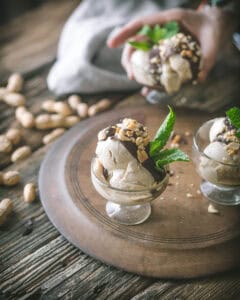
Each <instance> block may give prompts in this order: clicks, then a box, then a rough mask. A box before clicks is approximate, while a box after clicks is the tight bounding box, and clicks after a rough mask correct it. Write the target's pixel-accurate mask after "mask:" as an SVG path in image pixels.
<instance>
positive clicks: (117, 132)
mask: <svg viewBox="0 0 240 300" xmlns="http://www.w3.org/2000/svg"><path fill="white" fill-rule="evenodd" d="M124 120H128V121H125V123H126V124H125V125H126V126H125V127H124V128H123V129H122V128H119V127H118V126H117V125H116V126H109V127H107V128H105V129H103V130H102V131H100V132H99V134H98V139H99V140H100V141H101V140H102V141H104V140H107V139H108V138H112V139H116V140H118V141H120V142H121V144H122V145H123V146H124V147H125V148H126V150H127V151H129V152H130V153H131V155H132V156H133V157H134V158H136V159H137V160H138V161H139V163H141V165H142V166H143V167H144V168H145V169H147V170H148V172H149V173H150V174H151V175H152V176H153V178H154V180H155V181H156V182H160V181H162V180H163V179H164V177H165V176H166V173H165V171H164V170H163V171H162V172H160V171H157V170H156V169H155V164H154V161H153V160H152V159H151V157H149V155H148V153H149V141H148V137H147V135H148V134H147V131H146V127H144V126H143V125H142V124H140V123H138V122H137V121H135V120H132V119H124ZM124 120H123V122H124ZM128 126H129V127H128ZM135 127H136V128H135ZM139 141H140V143H139ZM104 177H105V178H106V179H107V177H108V172H107V170H104Z"/></svg>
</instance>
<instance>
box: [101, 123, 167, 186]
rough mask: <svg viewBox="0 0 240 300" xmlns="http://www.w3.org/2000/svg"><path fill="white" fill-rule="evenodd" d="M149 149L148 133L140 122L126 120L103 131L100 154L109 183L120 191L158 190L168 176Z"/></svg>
mask: <svg viewBox="0 0 240 300" xmlns="http://www.w3.org/2000/svg"><path fill="white" fill-rule="evenodd" d="M148 146H149V136H148V130H147V128H146V127H145V126H143V125H142V124H141V123H139V122H137V121H136V120H133V119H130V118H125V119H123V120H122V121H121V122H119V123H117V124H116V125H113V126H110V127H107V128H105V129H103V130H101V131H100V132H99V134H98V143H97V147H96V155H97V158H98V160H99V163H100V164H101V165H102V170H103V175H104V178H105V180H106V181H107V182H108V183H109V184H110V185H111V186H112V187H114V188H118V189H125V190H129V189H130V190H141V189H146V188H154V187H155V186H156V185H157V183H158V182H160V181H161V180H162V179H163V178H164V176H165V175H166V174H165V173H164V171H163V172H157V171H156V170H155V168H154V162H153V161H152V160H151V158H150V157H149V155H148Z"/></svg>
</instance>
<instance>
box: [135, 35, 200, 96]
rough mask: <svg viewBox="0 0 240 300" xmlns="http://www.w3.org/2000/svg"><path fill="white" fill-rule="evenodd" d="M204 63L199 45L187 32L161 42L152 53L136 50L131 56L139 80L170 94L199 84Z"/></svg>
mask: <svg viewBox="0 0 240 300" xmlns="http://www.w3.org/2000/svg"><path fill="white" fill-rule="evenodd" d="M200 64H201V51H200V46H199V44H198V43H197V42H196V41H195V40H194V39H193V37H191V36H190V35H189V34H184V33H178V34H176V35H174V36H173V37H171V38H169V39H164V40H160V42H159V44H158V45H155V46H153V48H152V49H151V50H150V51H148V52H144V51H141V50H136V51H135V52H134V53H133V54H132V57H131V65H132V70H133V74H134V77H135V79H136V81H138V82H139V83H141V84H144V85H146V86H150V87H158V88H161V89H163V90H165V91H166V92H167V93H168V94H172V93H175V92H177V91H178V90H179V89H180V88H181V86H182V84H184V83H186V82H189V81H192V82H194V81H196V80H197V77H198V73H199V70H200Z"/></svg>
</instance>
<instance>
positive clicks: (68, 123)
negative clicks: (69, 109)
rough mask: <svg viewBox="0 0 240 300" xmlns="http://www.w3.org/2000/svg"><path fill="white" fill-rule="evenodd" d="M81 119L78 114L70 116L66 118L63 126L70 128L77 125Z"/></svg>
mask: <svg viewBox="0 0 240 300" xmlns="http://www.w3.org/2000/svg"><path fill="white" fill-rule="evenodd" d="M79 121H80V118H79V117H78V116H68V117H66V118H65V119H64V122H63V126H64V127H67V128H70V127H73V126H74V125H76V124H77V123H78V122H79Z"/></svg>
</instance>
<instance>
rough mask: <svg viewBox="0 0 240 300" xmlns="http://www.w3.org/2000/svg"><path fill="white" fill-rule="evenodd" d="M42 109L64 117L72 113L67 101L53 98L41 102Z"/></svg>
mask: <svg viewBox="0 0 240 300" xmlns="http://www.w3.org/2000/svg"><path fill="white" fill-rule="evenodd" d="M42 109H44V110H46V111H47V112H53V113H58V114H60V115H61V116H64V117H66V116H69V115H71V114H72V110H71V108H70V107H69V105H68V104H67V103H64V102H56V101H54V100H47V101H44V102H43V104H42Z"/></svg>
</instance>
